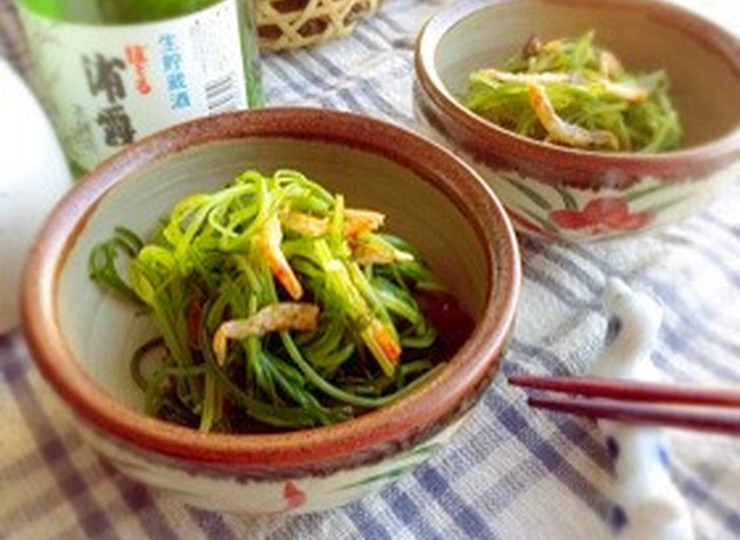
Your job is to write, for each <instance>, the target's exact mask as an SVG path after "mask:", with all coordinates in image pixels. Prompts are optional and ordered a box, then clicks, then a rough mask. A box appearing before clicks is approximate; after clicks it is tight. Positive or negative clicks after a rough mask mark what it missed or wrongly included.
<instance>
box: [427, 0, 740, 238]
mask: <svg viewBox="0 0 740 540" xmlns="http://www.w3.org/2000/svg"><path fill="white" fill-rule="evenodd" d="M588 30H594V31H595V34H596V36H598V37H599V40H600V41H601V42H602V43H603V44H604V45H605V46H606V47H608V48H609V49H610V50H611V51H614V52H615V53H616V54H617V55H618V57H619V58H620V59H622V60H623V62H624V64H625V65H627V66H634V67H635V68H636V69H638V70H645V71H649V70H654V69H664V70H665V71H666V72H667V74H668V76H669V77H670V81H671V95H672V97H673V101H674V105H675V107H676V109H677V111H678V114H679V117H680V118H681V121H682V124H683V128H684V134H685V137H684V142H683V144H682V146H681V147H680V148H679V149H676V150H671V151H668V152H664V153H652V154H651V153H637V152H635V153H628V152H605V151H590V150H584V149H574V148H569V147H565V146H558V145H555V144H550V143H548V142H541V141H537V140H534V139H529V138H526V137H524V136H521V135H518V134H516V133H514V132H512V131H508V130H506V129H504V128H502V127H499V126H497V125H495V124H493V123H492V122H489V121H487V120H485V119H483V118H482V117H480V116H477V115H476V114H474V113H472V112H470V111H469V110H468V109H466V108H465V107H464V106H463V105H462V104H461V101H460V96H462V95H463V94H464V92H465V90H466V87H467V82H468V76H469V75H470V73H471V72H472V71H474V70H476V69H479V68H481V67H489V66H491V67H492V66H498V65H500V62H503V61H505V60H506V59H507V58H509V57H511V56H512V55H513V54H516V53H517V52H519V51H520V50H521V49H522V45H523V44H525V43H526V42H527V41H528V39H529V38H530V37H531V36H533V35H536V36H538V37H541V38H542V39H543V40H548V39H555V38H559V37H576V36H580V35H582V34H583V33H584V32H586V31H588ZM416 75H417V78H416V82H415V88H414V105H415V113H416V116H417V118H418V120H419V121H420V123H421V125H422V126H423V128H424V129H425V130H426V132H427V134H428V135H429V136H430V137H431V138H432V139H434V140H436V141H438V142H440V143H441V144H443V145H446V146H447V147H448V148H450V149H452V150H453V151H454V152H455V153H456V154H457V155H458V156H460V157H462V158H463V159H464V160H465V161H467V162H468V163H469V164H471V165H472V166H473V167H474V168H475V169H476V170H477V171H478V172H479V173H480V174H481V176H483V178H484V179H485V180H486V182H487V183H488V184H489V185H490V186H491V187H492V188H493V189H494V191H495V192H496V194H497V195H498V196H499V197H500V199H501V200H502V202H503V203H504V205H505V206H506V209H507V211H508V212H509V215H510V217H511V218H512V220H513V221H514V223H515V225H516V227H517V228H518V229H519V230H520V231H523V232H526V233H529V234H533V235H536V236H540V237H546V238H549V239H558V240H565V241H572V242H587V241H593V240H601V239H606V238H614V237H620V236H625V235H632V234H635V233H640V232H645V231H649V230H653V229H655V228H658V227H662V226H665V225H668V224H672V223H676V222H678V221H680V220H682V219H684V218H686V217H688V216H690V215H692V214H695V213H696V212H699V211H700V210H702V209H703V208H705V207H706V206H707V205H708V204H709V203H710V202H711V201H712V200H713V199H714V198H715V197H716V195H717V194H718V193H719V192H720V191H721V189H722V187H723V186H724V185H725V184H727V183H728V182H731V181H733V180H734V179H736V178H737V177H738V174H740V108H738V107H737V106H736V103H735V100H736V98H737V96H738V95H740V40H738V38H737V36H733V35H732V34H731V33H730V32H728V31H726V30H724V29H722V28H721V27H719V26H717V25H715V24H714V23H712V22H710V21H708V20H706V19H704V18H703V17H701V16H699V15H697V14H694V13H692V12H689V11H687V10H685V9H683V8H681V7H679V6H676V5H674V4H670V3H667V2H663V1H652V2H642V1H640V0H608V1H603V2H602V1H596V0H462V1H460V2H455V3H453V4H450V5H449V6H448V7H446V8H445V9H443V10H442V11H441V12H439V13H438V14H437V15H436V16H435V17H433V18H432V19H431V20H430V21H429V22H428V23H427V25H426V26H425V27H424V29H423V30H422V32H421V34H420V36H419V39H418V41H417V48H416Z"/></svg>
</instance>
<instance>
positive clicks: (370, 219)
mask: <svg viewBox="0 0 740 540" xmlns="http://www.w3.org/2000/svg"><path fill="white" fill-rule="evenodd" d="M383 223H385V215H384V214H381V213H380V212H373V211H372V210H357V209H354V208H347V209H346V210H345V211H344V234H345V236H348V237H355V236H359V235H360V234H362V233H366V232H372V231H375V230H377V229H379V228H380V227H382V226H383Z"/></svg>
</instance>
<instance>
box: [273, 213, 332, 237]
mask: <svg viewBox="0 0 740 540" xmlns="http://www.w3.org/2000/svg"><path fill="white" fill-rule="evenodd" d="M280 223H281V224H282V226H283V227H285V228H286V229H288V230H290V231H294V232H297V233H298V234H302V235H304V236H312V237H313V236H321V235H323V234H326V231H327V230H328V229H329V220H328V219H327V218H318V217H314V216H311V215H309V214H304V213H302V212H295V211H293V210H287V211H284V212H281V213H280Z"/></svg>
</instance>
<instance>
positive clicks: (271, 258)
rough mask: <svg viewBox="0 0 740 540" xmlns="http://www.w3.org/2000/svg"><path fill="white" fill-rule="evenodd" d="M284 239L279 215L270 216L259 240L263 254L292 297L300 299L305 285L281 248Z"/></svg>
mask: <svg viewBox="0 0 740 540" xmlns="http://www.w3.org/2000/svg"><path fill="white" fill-rule="evenodd" d="M282 240H283V231H282V229H281V228H280V220H279V219H278V217H277V216H271V217H269V218H268V219H267V221H266V222H265V225H264V228H263V230H262V232H261V234H260V238H259V240H258V241H259V243H260V244H259V247H260V250H261V252H262V256H263V257H264V258H265V261H267V265H268V266H269V267H270V270H271V271H272V274H273V275H274V276H275V279H277V280H278V281H279V282H280V284H281V285H282V286H283V288H285V290H286V291H287V292H288V294H289V295H290V296H291V298H293V300H300V298H301V297H302V296H303V287H302V286H301V282H300V281H298V278H297V277H296V275H295V273H294V272H293V269H292V268H291V267H290V265H289V264H288V260H287V259H286V258H285V254H283V252H282V250H281V249H280V242H282Z"/></svg>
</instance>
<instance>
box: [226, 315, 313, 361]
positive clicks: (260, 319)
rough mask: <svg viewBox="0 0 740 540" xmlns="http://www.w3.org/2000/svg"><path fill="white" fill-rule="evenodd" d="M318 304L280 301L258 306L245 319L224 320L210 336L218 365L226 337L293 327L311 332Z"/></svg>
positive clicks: (265, 332) (292, 328)
mask: <svg viewBox="0 0 740 540" xmlns="http://www.w3.org/2000/svg"><path fill="white" fill-rule="evenodd" d="M318 320H319V306H317V305H315V304H302V303H295V302H281V303H278V304H272V305H269V306H267V307H264V308H262V309H261V310H259V311H258V312H257V313H255V314H254V315H252V316H251V317H249V318H247V319H234V320H230V321H224V322H223V323H221V325H220V326H219V327H218V330H216V333H215V334H214V336H213V353H214V355H215V356H216V362H217V363H218V365H220V366H223V365H224V362H226V354H227V347H228V341H229V340H230V339H246V338H248V337H251V336H264V335H265V334H268V333H270V332H282V331H283V330H297V331H299V332H313V331H314V330H316V327H317V326H318Z"/></svg>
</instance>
